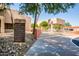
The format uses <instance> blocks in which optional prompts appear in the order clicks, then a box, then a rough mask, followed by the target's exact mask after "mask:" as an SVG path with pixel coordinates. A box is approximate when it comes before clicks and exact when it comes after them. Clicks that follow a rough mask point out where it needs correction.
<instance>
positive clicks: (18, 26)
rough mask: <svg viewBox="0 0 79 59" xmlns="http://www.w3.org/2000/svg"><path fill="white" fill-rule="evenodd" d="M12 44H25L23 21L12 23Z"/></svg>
mask: <svg viewBox="0 0 79 59" xmlns="http://www.w3.org/2000/svg"><path fill="white" fill-rule="evenodd" d="M14 42H25V20H24V19H16V20H15V21H14Z"/></svg>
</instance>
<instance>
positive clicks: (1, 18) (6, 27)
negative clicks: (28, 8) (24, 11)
mask: <svg viewBox="0 0 79 59" xmlns="http://www.w3.org/2000/svg"><path fill="white" fill-rule="evenodd" d="M11 16H12V18H13V20H12V19H11ZM18 19H20V20H25V21H26V22H25V30H26V31H30V30H31V18H30V17H28V16H24V15H21V14H20V13H19V12H18V11H16V10H13V9H11V10H9V9H6V11H4V12H0V32H1V33H5V32H11V31H13V27H12V26H13V25H12V23H15V21H16V20H18Z"/></svg>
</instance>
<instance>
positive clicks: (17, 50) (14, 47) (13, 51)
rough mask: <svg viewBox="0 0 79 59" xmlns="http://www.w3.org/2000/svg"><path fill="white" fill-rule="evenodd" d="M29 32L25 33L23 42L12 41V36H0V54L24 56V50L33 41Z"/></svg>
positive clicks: (25, 50)
mask: <svg viewBox="0 0 79 59" xmlns="http://www.w3.org/2000/svg"><path fill="white" fill-rule="evenodd" d="M32 39H33V38H32V35H31V34H26V41H25V42H23V43H18V42H14V39H13V37H7V38H5V37H3V38H1V37H0V56H24V54H25V52H27V50H28V49H29V47H30V46H31V44H32V43H33V40H32Z"/></svg>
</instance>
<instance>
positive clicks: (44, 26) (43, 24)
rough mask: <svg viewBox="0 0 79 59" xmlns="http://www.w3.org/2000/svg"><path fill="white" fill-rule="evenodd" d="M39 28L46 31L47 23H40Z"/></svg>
mask: <svg viewBox="0 0 79 59" xmlns="http://www.w3.org/2000/svg"><path fill="white" fill-rule="evenodd" d="M40 27H42V28H43V29H45V30H46V29H47V28H48V22H46V21H42V22H41V23H40Z"/></svg>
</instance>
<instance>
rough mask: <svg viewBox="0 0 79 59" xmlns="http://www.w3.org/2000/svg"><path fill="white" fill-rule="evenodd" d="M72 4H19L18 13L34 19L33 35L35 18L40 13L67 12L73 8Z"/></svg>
mask: <svg viewBox="0 0 79 59" xmlns="http://www.w3.org/2000/svg"><path fill="white" fill-rule="evenodd" d="M74 5H75V4H73V3H23V4H20V11H21V12H22V13H24V14H28V15H32V16H33V17H34V28H33V34H34V33H35V24H36V21H37V17H39V15H40V14H41V12H42V11H45V12H46V13H49V14H54V15H55V14H58V13H60V12H61V13H64V12H67V11H68V9H70V8H73V7H74Z"/></svg>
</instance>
